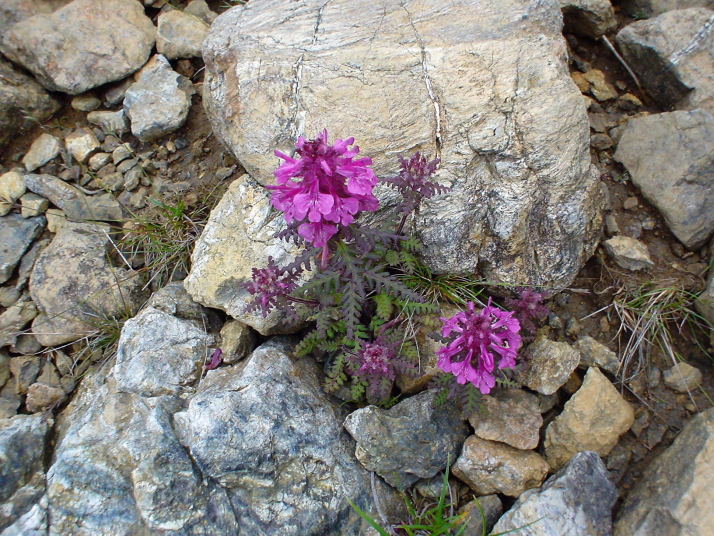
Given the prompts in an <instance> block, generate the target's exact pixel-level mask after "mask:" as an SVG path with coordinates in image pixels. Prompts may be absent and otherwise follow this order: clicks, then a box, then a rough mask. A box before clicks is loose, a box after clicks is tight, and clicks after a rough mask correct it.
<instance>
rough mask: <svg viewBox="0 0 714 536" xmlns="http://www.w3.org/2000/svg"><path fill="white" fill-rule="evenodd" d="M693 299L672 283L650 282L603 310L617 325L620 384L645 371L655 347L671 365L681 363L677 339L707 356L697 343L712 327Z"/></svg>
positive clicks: (620, 297)
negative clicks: (617, 320) (690, 344)
mask: <svg viewBox="0 0 714 536" xmlns="http://www.w3.org/2000/svg"><path fill="white" fill-rule="evenodd" d="M696 298H697V295H696V294H695V293H693V292H691V291H689V290H687V289H686V288H685V287H684V286H682V285H681V284H677V283H676V282H673V281H669V282H667V281H660V282H651V283H648V284H645V285H641V286H639V287H637V288H635V289H631V290H622V291H621V292H620V293H619V294H618V295H616V296H615V298H614V299H613V302H612V304H610V305H609V306H608V307H606V308H605V309H606V310H612V311H613V312H614V313H615V315H616V316H617V318H618V319H619V321H620V327H619V328H618V332H617V334H618V336H620V337H621V339H622V344H623V348H622V351H621V355H622V358H621V363H620V373H621V376H622V379H623V381H630V380H632V379H633V378H634V377H636V376H637V375H639V374H640V373H641V372H642V371H644V370H646V369H647V364H648V359H649V355H650V353H651V349H652V347H653V346H657V347H659V348H660V349H661V350H662V351H663V352H664V354H665V355H666V356H667V357H668V358H669V360H670V361H671V363H672V364H673V365H674V364H676V363H678V362H679V361H683V360H684V358H683V356H681V355H680V354H679V352H678V351H677V349H676V348H677V346H678V345H677V344H676V341H677V339H679V338H684V339H686V340H689V341H691V342H692V343H694V344H695V345H697V346H698V347H699V349H700V350H701V351H702V353H703V354H705V355H708V353H707V350H706V348H705V345H703V344H700V342H699V341H700V340H705V339H706V337H707V336H708V333H709V332H710V330H711V329H712V326H710V325H709V323H708V322H707V320H706V319H705V318H704V317H703V316H701V315H700V314H699V313H697V311H696V310H695V309H694V301H695V300H696ZM600 311H603V309H601V310H600ZM600 311H596V313H597V312H600ZM593 314H595V313H593ZM710 357H711V356H710Z"/></svg>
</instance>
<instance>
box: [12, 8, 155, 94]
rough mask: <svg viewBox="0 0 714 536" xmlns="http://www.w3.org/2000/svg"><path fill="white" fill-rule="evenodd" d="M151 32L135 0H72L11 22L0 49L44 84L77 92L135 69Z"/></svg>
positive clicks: (151, 41)
mask: <svg viewBox="0 0 714 536" xmlns="http://www.w3.org/2000/svg"><path fill="white" fill-rule="evenodd" d="M155 34H156V30H155V28H154V25H153V24H152V23H151V20H150V19H149V18H148V17H147V16H146V15H145V14H144V9H143V7H142V6H141V4H140V3H139V2H137V1H136V0H102V1H101V2H97V1H95V0H74V1H73V2H71V3H70V4H68V5H66V6H64V7H63V8H61V9H58V10H57V11H55V12H54V13H50V14H43V13H40V14H38V15H35V16H33V17H30V18H27V19H24V20H22V21H20V22H18V23H17V24H15V25H14V26H12V27H11V28H10V29H9V30H8V31H7V32H5V33H4V35H3V36H2V38H0V52H2V53H3V54H5V56H7V57H8V58H10V59H11V60H12V61H13V62H15V63H18V64H20V65H22V66H23V67H25V68H26V69H27V70H28V71H30V72H32V73H33V74H34V75H35V77H36V78H37V79H38V81H39V82H40V83H41V84H42V85H44V86H45V87H46V88H48V89H50V90H53V91H63V92H65V93H69V94H71V95H78V94H80V93H83V92H85V91H87V90H88V89H92V88H93V87H96V86H100V85H102V84H106V83H107V82H112V81H114V80H121V79H122V78H124V77H125V76H127V75H129V74H131V73H133V72H134V71H136V70H137V69H139V68H140V67H141V66H142V65H144V63H145V62H146V60H147V59H148V57H149V53H150V52H151V49H152V47H153V45H154V38H155Z"/></svg>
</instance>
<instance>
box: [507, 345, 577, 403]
mask: <svg viewBox="0 0 714 536" xmlns="http://www.w3.org/2000/svg"><path fill="white" fill-rule="evenodd" d="M523 361H524V363H522V364H520V365H519V367H518V368H517V369H516V378H517V379H518V381H520V382H522V383H523V384H525V385H526V386H527V387H529V388H530V389H533V390H535V391H538V392H539V393H541V394H544V395H551V394H553V393H555V392H556V391H557V390H558V389H560V387H561V386H562V385H563V384H564V383H565V382H567V381H568V378H570V375H571V374H572V373H573V371H574V370H575V369H576V367H577V366H578V363H579V362H580V353H579V352H578V351H577V350H576V349H575V348H573V347H572V346H570V345H569V344H568V343H567V342H555V341H551V340H549V339H547V338H546V337H542V336H541V337H538V338H537V339H536V340H535V341H534V342H532V343H531V344H530V345H529V346H528V347H527V348H526V351H525V352H524V359H523Z"/></svg>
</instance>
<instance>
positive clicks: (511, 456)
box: [453, 436, 550, 497]
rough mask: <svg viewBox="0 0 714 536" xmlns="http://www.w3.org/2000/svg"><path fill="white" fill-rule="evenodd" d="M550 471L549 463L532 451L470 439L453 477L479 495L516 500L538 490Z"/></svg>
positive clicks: (466, 443)
mask: <svg viewBox="0 0 714 536" xmlns="http://www.w3.org/2000/svg"><path fill="white" fill-rule="evenodd" d="M549 469H550V468H549V467H548V463H547V462H546V461H545V460H544V459H543V458H542V457H541V456H540V455H539V454H538V453H536V452H533V451H532V450H520V449H515V448H513V447H510V446H508V445H505V444H503V443H497V442H495V441H486V440H484V439H480V438H478V437H476V436H471V437H469V438H467V439H466V442H465V443H464V448H463V450H462V451H461V455H460V456H459V457H458V459H457V460H456V463H455V464H454V466H453V473H454V476H455V477H457V478H458V479H459V480H462V481H463V482H465V483H466V484H468V485H469V487H470V488H471V489H473V490H474V491H475V492H476V493H478V494H479V495H489V494H491V493H503V494H504V495H508V496H510V497H518V496H519V495H520V494H521V493H523V492H524V491H525V490H527V489H530V488H537V487H538V486H540V484H541V482H543V480H544V479H545V477H546V475H547V474H548V470H549Z"/></svg>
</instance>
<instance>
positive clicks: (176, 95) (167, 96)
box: [124, 54, 194, 141]
mask: <svg viewBox="0 0 714 536" xmlns="http://www.w3.org/2000/svg"><path fill="white" fill-rule="evenodd" d="M193 93H194V89H193V84H192V83H191V81H190V80H189V79H188V78H186V77H184V76H181V75H180V74H178V73H177V72H176V71H174V70H173V69H172V68H171V65H170V64H169V62H168V61H167V60H166V58H165V57H164V56H162V55H160V54H157V55H155V56H154V57H153V58H152V59H151V61H149V63H147V64H146V65H145V66H144V68H143V69H142V70H141V71H140V72H139V73H138V74H137V75H136V82H134V83H133V84H132V85H131V86H129V89H127V91H126V95H125V96H124V110H126V114H127V116H128V117H129V121H130V123H131V132H132V134H134V136H136V137H137V138H139V139H140V140H142V141H148V140H153V139H155V138H160V137H161V136H164V135H166V134H169V133H170V132H173V131H174V130H176V129H177V128H179V127H181V126H182V125H183V124H184V123H185V122H186V118H187V117H188V110H189V108H190V107H191V95H193Z"/></svg>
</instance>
